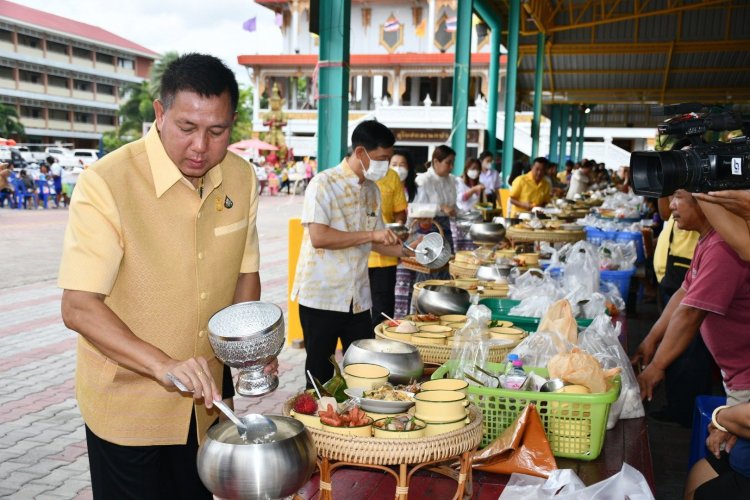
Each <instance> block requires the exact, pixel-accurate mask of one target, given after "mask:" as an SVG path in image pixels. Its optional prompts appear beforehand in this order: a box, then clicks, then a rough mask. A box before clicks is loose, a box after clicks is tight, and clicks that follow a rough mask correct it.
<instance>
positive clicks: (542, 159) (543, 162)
mask: <svg viewBox="0 0 750 500" xmlns="http://www.w3.org/2000/svg"><path fill="white" fill-rule="evenodd" d="M534 163H540V164H541V165H542V166H543V167H545V168H546V167H547V163H548V161H547V158H545V157H544V156H540V157H538V158H534V161H533V162H531V164H532V165H533V164H534Z"/></svg>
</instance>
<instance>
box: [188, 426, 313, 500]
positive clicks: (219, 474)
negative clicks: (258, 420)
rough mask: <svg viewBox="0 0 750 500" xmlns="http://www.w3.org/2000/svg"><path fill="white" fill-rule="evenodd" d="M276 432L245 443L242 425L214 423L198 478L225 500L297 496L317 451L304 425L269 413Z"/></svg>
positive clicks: (202, 450)
mask: <svg viewBox="0 0 750 500" xmlns="http://www.w3.org/2000/svg"><path fill="white" fill-rule="evenodd" d="M267 417H268V418H270V419H271V420H273V422H274V424H276V428H277V431H276V434H275V435H273V436H271V437H270V438H269V439H268V440H267V441H269V442H264V443H261V444H254V443H250V442H244V441H243V439H242V438H241V437H240V435H239V434H238V432H237V426H236V425H234V424H233V423H232V422H231V421H224V422H221V423H218V424H216V425H214V426H213V427H211V428H210V429H209V430H208V433H207V434H206V439H205V441H204V442H203V444H201V447H200V448H199V449H198V459H197V460H198V476H200V478H201V481H202V482H203V484H204V485H205V486H206V488H208V490H209V491H210V492H211V493H213V494H214V495H216V496H217V497H219V498H239V499H253V500H255V499H264V500H265V499H273V498H285V497H288V496H290V495H294V494H295V493H296V492H297V490H298V489H300V488H301V487H302V486H304V484H305V483H307V481H308V480H309V479H310V476H312V474H313V472H314V471H315V460H316V456H317V451H316V449H315V443H314V442H313V439H312V436H311V435H310V432H309V431H308V430H307V429H306V428H305V426H304V424H303V423H302V422H300V421H298V420H295V419H293V418H291V417H282V416H280V415H267Z"/></svg>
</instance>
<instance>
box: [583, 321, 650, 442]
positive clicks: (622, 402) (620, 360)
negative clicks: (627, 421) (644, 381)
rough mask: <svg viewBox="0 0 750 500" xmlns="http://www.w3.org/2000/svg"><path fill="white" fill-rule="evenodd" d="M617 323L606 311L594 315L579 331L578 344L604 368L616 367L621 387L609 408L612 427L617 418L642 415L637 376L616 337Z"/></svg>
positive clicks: (608, 425) (617, 334) (618, 333)
mask: <svg viewBox="0 0 750 500" xmlns="http://www.w3.org/2000/svg"><path fill="white" fill-rule="evenodd" d="M620 326H621V325H620V323H619V322H618V323H617V325H613V324H612V321H611V319H610V318H609V317H608V316H606V315H601V316H598V317H597V318H595V319H594V321H593V322H592V323H591V325H590V326H589V327H588V328H586V330H584V331H583V332H581V334H580V336H579V345H580V347H581V348H582V349H586V351H588V352H589V353H591V355H592V356H594V357H595V358H596V359H597V360H599V362H600V363H601V365H602V367H603V368H604V369H609V368H615V367H619V368H621V369H622V372H621V374H620V379H621V382H622V389H621V391H620V397H619V398H617V401H615V402H614V403H613V404H612V406H611V408H610V410H609V417H608V420H607V429H612V428H613V427H614V426H615V425H616V424H617V420H618V419H620V418H639V417H642V416H644V415H645V412H644V410H643V402H642V401H641V392H640V389H639V387H638V380H637V378H636V376H635V373H634V372H633V367H632V366H631V364H630V360H629V358H628V355H627V354H626V353H625V349H623V347H622V345H621V344H620V341H619V339H618V337H619V335H620Z"/></svg>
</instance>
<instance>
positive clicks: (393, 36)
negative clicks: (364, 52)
mask: <svg viewBox="0 0 750 500" xmlns="http://www.w3.org/2000/svg"><path fill="white" fill-rule="evenodd" d="M403 43H404V25H403V24H402V23H401V22H400V21H399V20H398V19H396V16H394V15H393V13H391V15H390V17H388V19H386V20H385V23H384V24H381V25H380V45H382V46H383V47H385V50H387V51H388V52H389V53H391V54H392V53H393V52H395V51H396V49H397V48H399V47H400V46H401V45H403Z"/></svg>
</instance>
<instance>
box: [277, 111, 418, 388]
mask: <svg viewBox="0 0 750 500" xmlns="http://www.w3.org/2000/svg"><path fill="white" fill-rule="evenodd" d="M394 143H395V138H394V136H393V133H391V131H390V130H389V129H388V127H386V126H385V125H383V124H381V123H378V122H376V121H374V120H368V121H364V122H362V123H360V124H359V125H358V126H357V128H355V129H354V132H353V133H352V154H351V155H350V156H349V157H347V158H345V159H344V160H343V161H342V162H341V163H340V164H339V165H338V166H336V167H333V168H330V169H328V170H325V171H323V172H320V173H319V174H317V175H316V176H315V177H313V179H312V181H310V185H309V186H308V187H307V190H306V191H305V204H304V208H303V210H302V224H303V225H304V226H305V232H304V235H303V237H302V249H301V251H300V258H299V261H298V263H297V272H296V275H295V278H294V286H293V288H292V294H291V297H292V300H294V299H297V300H298V301H299V315H300V323H301V324H302V335H303V337H304V340H305V350H306V351H307V360H306V361H305V369H306V370H310V373H312V374H313V376H315V377H316V378H318V379H319V380H322V381H325V380H327V379H329V378H330V377H331V375H332V374H333V367H332V366H331V365H330V364H329V362H328V357H329V356H330V355H331V354H333V353H334V352H335V350H336V343H337V342H338V340H339V339H341V344H342V346H343V348H344V350H345V351H346V349H347V348H348V347H349V345H350V344H351V343H352V342H353V341H355V340H358V339H363V338H372V337H373V331H372V321H371V317H370V308H371V307H372V300H371V297H370V282H369V277H368V272H367V258H368V255H369V253H370V251H371V250H372V251H375V252H378V253H380V254H383V255H390V256H395V257H399V256H402V255H403V252H406V250H405V249H403V247H402V246H401V241H400V240H399V239H398V237H397V236H396V235H395V234H394V233H393V232H392V231H390V230H388V229H385V228H384V225H383V219H382V216H381V209H380V192H379V190H378V187H377V185H376V184H375V182H376V181H377V180H379V179H380V178H382V177H383V176H384V175H385V174H386V173H387V172H388V161H389V160H390V157H391V156H392V155H393V144H394Z"/></svg>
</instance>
